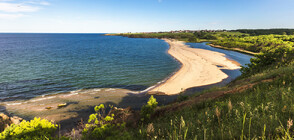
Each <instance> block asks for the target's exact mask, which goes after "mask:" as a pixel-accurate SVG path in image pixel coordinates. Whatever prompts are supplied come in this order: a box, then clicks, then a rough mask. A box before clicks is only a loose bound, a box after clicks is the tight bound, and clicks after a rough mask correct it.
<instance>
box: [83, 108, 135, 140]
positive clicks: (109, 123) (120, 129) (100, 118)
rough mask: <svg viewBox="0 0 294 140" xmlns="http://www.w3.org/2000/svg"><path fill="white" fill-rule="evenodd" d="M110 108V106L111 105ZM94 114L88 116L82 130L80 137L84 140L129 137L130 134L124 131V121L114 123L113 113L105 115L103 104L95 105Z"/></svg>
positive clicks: (111, 139) (114, 139)
mask: <svg viewBox="0 0 294 140" xmlns="http://www.w3.org/2000/svg"><path fill="white" fill-rule="evenodd" d="M111 108H112V107H111ZM95 112H96V113H94V114H91V115H90V116H89V120H88V123H87V124H86V125H85V128H84V130H83V135H82V139H85V140H101V139H109V140H117V139H131V136H130V134H129V133H128V132H127V131H125V130H126V129H125V123H122V124H120V123H115V122H114V118H113V117H114V114H110V113H111V111H109V113H108V114H107V115H105V107H104V104H101V105H99V106H96V107H95Z"/></svg>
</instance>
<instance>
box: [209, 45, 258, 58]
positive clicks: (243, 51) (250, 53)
mask: <svg viewBox="0 0 294 140" xmlns="http://www.w3.org/2000/svg"><path fill="white" fill-rule="evenodd" d="M208 45H209V46H211V47H214V48H219V49H224V50H231V51H236V52H239V53H244V54H248V55H251V56H254V55H257V54H258V53H255V52H251V51H247V50H243V49H239V48H227V47H223V46H220V45H214V44H211V43H209V44H208Z"/></svg>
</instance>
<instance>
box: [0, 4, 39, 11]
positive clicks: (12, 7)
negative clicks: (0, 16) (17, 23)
mask: <svg viewBox="0 0 294 140" xmlns="http://www.w3.org/2000/svg"><path fill="white" fill-rule="evenodd" d="M39 9H40V8H39V7H36V6H30V5H26V4H16V3H7V2H2V3H0V11H2V12H10V13H17V12H35V11H38V10H39Z"/></svg>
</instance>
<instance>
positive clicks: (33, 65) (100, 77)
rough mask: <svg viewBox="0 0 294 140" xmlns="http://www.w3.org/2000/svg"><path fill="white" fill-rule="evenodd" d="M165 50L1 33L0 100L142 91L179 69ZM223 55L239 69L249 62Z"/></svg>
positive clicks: (95, 38)
mask: <svg viewBox="0 0 294 140" xmlns="http://www.w3.org/2000/svg"><path fill="white" fill-rule="evenodd" d="M188 45H191V46H192V47H200V48H201V47H202V48H203V47H204V49H205V47H207V48H206V49H209V46H207V45H205V44H204V43H190V44H188ZM168 47H169V46H168V44H167V43H165V42H164V41H162V40H159V39H138V38H136V39H135V38H126V37H120V36H104V35H103V34H14V33H7V34H0V101H9V100H19V99H28V98H32V97H36V96H39V95H47V94H56V93H60V92H67V91H72V90H78V89H88V88H126V89H131V90H144V89H146V88H148V87H149V86H152V85H155V84H156V83H158V82H160V81H162V80H164V79H165V78H166V77H168V76H169V75H171V74H172V73H173V72H175V71H176V70H177V69H178V68H179V67H180V64H179V63H178V62H177V61H176V60H175V59H173V58H172V57H171V56H170V55H168V54H167V50H168ZM217 51H219V50H217ZM220 51H225V50H220ZM225 52H226V53H227V55H228V57H229V58H230V59H234V60H237V61H238V62H240V63H241V64H245V63H249V59H250V58H251V56H248V55H244V54H240V53H237V54H235V53H236V52H231V51H225ZM240 56H241V57H240ZM240 74H241V73H240V72H238V73H236V74H235V77H236V76H239V75H240Z"/></svg>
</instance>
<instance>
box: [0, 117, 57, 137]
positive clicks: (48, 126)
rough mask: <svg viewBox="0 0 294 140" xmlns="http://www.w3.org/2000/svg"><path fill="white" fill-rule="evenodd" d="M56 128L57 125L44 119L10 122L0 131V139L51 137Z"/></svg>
mask: <svg viewBox="0 0 294 140" xmlns="http://www.w3.org/2000/svg"><path fill="white" fill-rule="evenodd" d="M56 130H57V125H55V124H53V123H51V122H49V121H48V120H45V119H42V120H41V119H40V118H34V120H31V121H25V120H24V121H22V122H21V123H20V124H18V125H14V124H12V125H11V126H10V127H8V128H6V129H5V130H4V131H3V132H2V133H0V139H1V140H2V139H13V140H18V139H22V140H35V139H52V138H53V137H52V134H53V133H54V132H55V131H56Z"/></svg>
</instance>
